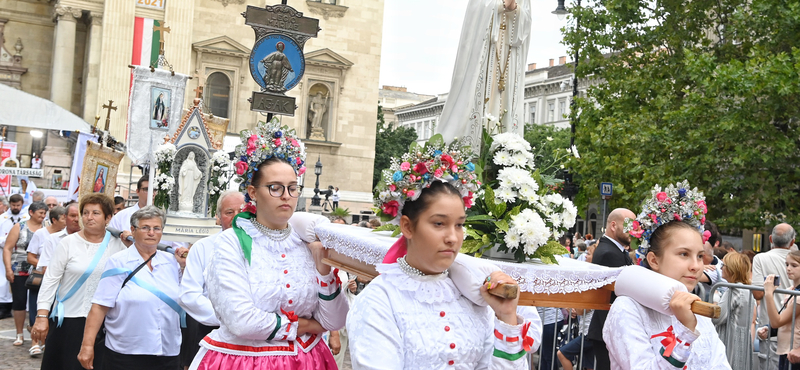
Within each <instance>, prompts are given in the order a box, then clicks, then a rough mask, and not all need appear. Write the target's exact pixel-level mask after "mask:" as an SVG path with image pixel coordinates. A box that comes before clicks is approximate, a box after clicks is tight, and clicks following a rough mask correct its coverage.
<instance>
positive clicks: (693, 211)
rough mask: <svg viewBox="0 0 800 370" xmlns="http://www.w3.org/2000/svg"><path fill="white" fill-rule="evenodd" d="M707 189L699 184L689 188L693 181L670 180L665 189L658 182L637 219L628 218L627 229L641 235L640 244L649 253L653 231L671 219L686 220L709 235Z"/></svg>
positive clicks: (704, 235)
mask: <svg viewBox="0 0 800 370" xmlns="http://www.w3.org/2000/svg"><path fill="white" fill-rule="evenodd" d="M705 199H706V198H705V196H704V195H703V192H701V191H698V190H697V188H689V182H688V181H686V180H683V182H679V183H676V184H670V185H669V186H667V188H666V189H664V190H662V189H661V186H659V185H656V186H654V187H653V190H651V191H650V198H648V199H646V200H645V201H644V204H643V205H642V212H641V213H640V214H639V216H637V217H636V219H635V220H632V219H626V220H625V225H624V227H623V231H624V232H626V233H630V234H631V236H632V237H634V238H636V239H641V244H640V246H639V248H640V249H641V252H642V253H643V254H644V255H646V254H647V250H648V248H649V247H650V237H651V236H652V235H653V232H654V231H655V230H656V229H657V228H658V227H659V226H661V225H664V224H666V223H668V222H670V221H673V220H678V221H684V222H686V223H688V224H690V225H692V226H694V227H696V228H697V230H698V231H700V233H701V234H703V239H704V240H703V241H705V240H706V239H707V237H706V234H705V233H704V226H703V225H705V223H706V213H708V206H706V201H705Z"/></svg>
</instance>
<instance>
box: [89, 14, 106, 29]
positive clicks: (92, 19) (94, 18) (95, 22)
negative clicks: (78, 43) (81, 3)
mask: <svg viewBox="0 0 800 370" xmlns="http://www.w3.org/2000/svg"><path fill="white" fill-rule="evenodd" d="M89 24H91V25H92V26H102V25H103V13H97V12H90V13H89Z"/></svg>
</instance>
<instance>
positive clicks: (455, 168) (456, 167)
mask: <svg viewBox="0 0 800 370" xmlns="http://www.w3.org/2000/svg"><path fill="white" fill-rule="evenodd" d="M450 171H453V172H455V173H458V166H456V165H452V166H450Z"/></svg>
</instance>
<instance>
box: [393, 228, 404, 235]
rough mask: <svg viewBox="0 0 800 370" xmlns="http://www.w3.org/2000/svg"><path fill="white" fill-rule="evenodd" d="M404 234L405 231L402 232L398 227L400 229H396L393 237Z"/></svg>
mask: <svg viewBox="0 0 800 370" xmlns="http://www.w3.org/2000/svg"><path fill="white" fill-rule="evenodd" d="M402 232H403V230H400V228H399V227H398V228H396V229H394V231H393V232H392V236H393V237H395V236H398V235H400V233H402Z"/></svg>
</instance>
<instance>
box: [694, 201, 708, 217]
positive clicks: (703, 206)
mask: <svg viewBox="0 0 800 370" xmlns="http://www.w3.org/2000/svg"><path fill="white" fill-rule="evenodd" d="M697 206H698V207H700V209H701V210H702V211H703V214H706V213H708V206H707V205H706V201H704V200H698V201H697Z"/></svg>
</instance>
